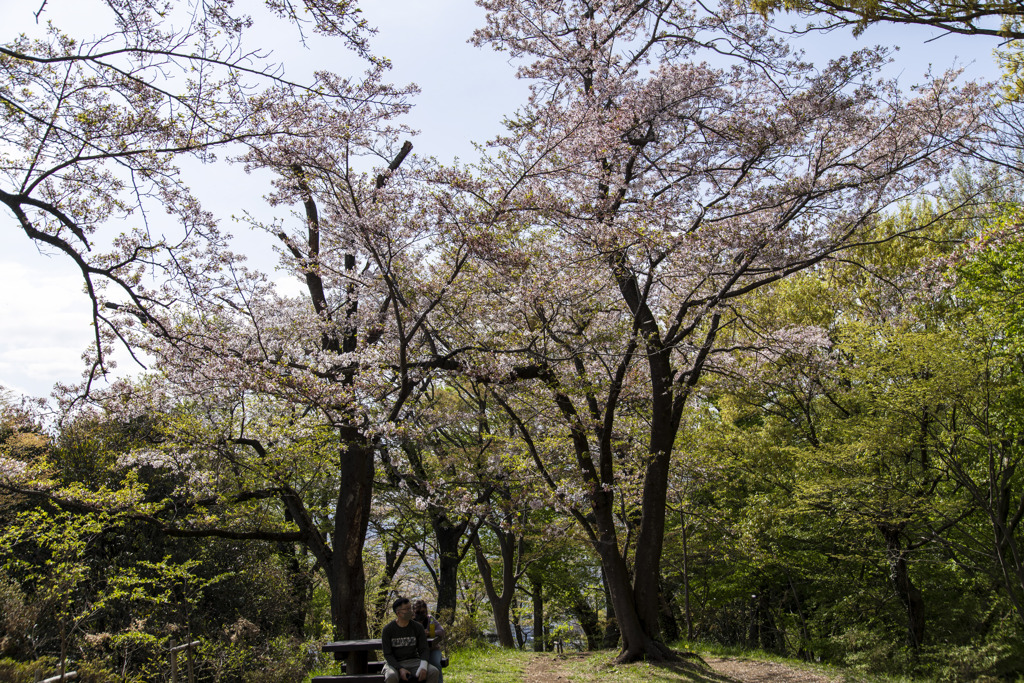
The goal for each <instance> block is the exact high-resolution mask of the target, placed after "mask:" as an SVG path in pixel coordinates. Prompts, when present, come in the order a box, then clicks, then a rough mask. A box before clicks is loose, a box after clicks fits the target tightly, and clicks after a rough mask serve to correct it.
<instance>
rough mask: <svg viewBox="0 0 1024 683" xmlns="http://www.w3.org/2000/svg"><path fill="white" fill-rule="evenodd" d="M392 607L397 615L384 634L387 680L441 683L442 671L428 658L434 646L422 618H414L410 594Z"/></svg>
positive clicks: (383, 643)
mask: <svg viewBox="0 0 1024 683" xmlns="http://www.w3.org/2000/svg"><path fill="white" fill-rule="evenodd" d="M391 609H393V610H394V611H395V619H394V621H392V622H391V623H389V624H388V625H387V626H385V627H384V631H383V632H382V633H381V636H380V639H381V650H382V651H383V652H384V682H385V683H398V682H399V681H402V683H406V682H408V683H411V682H412V681H415V680H419V681H427V683H437V681H438V676H439V675H440V673H441V672H440V670H439V669H437V668H436V667H434V666H432V665H431V664H430V663H429V662H428V661H427V656H428V652H429V650H430V648H429V647H428V645H427V632H426V631H425V630H424V628H423V626H422V625H421V624H420V623H419V622H418V621H413V619H412V615H413V612H412V604H410V602H409V598H398V599H397V600H395V603H394V604H393V605H392V606H391ZM414 672H415V673H414Z"/></svg>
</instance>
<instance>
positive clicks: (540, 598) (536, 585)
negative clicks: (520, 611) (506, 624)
mask: <svg viewBox="0 0 1024 683" xmlns="http://www.w3.org/2000/svg"><path fill="white" fill-rule="evenodd" d="M530 583H531V584H532V588H533V651H534V652H544V582H543V581H541V579H540V577H539V576H531V577H530Z"/></svg>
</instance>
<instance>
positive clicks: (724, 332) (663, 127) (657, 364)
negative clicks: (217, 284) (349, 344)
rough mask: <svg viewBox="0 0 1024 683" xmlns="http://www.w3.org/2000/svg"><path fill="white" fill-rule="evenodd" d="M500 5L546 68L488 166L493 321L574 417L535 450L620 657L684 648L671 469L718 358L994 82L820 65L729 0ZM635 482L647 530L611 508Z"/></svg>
mask: <svg viewBox="0 0 1024 683" xmlns="http://www.w3.org/2000/svg"><path fill="white" fill-rule="evenodd" d="M480 4H481V5H482V6H483V7H485V8H486V9H487V10H488V19H487V25H486V26H485V27H484V28H482V29H480V30H479V31H478V32H477V33H476V37H475V40H476V41H477V43H478V44H490V45H492V46H494V47H495V48H496V49H502V50H507V51H508V52H509V53H510V55H511V56H512V57H513V58H517V59H521V60H522V61H523V62H524V63H523V66H522V67H521V68H520V71H519V73H520V75H521V76H522V77H524V78H527V79H530V80H531V83H532V85H531V88H532V94H531V96H530V100H529V102H528V103H527V104H526V105H525V106H524V107H523V108H522V109H521V110H520V111H518V112H517V113H516V115H515V116H514V117H513V118H512V119H511V120H510V122H509V130H508V134H507V135H505V136H503V137H501V138H499V139H497V140H496V141H495V142H494V143H493V149H494V154H493V156H492V157H491V159H490V160H489V161H488V162H485V163H484V165H483V170H482V171H481V172H482V173H483V174H485V175H486V177H488V178H489V179H490V181H491V183H492V184H493V185H495V186H504V187H514V188H515V190H514V198H513V200H512V202H511V205H514V207H515V208H514V210H510V211H508V212H507V214H506V215H507V216H508V219H509V220H508V223H507V225H508V226H510V230H512V231H513V232H514V234H515V235H516V237H515V240H516V242H515V243H516V244H517V246H518V248H519V253H518V258H517V259H516V260H514V263H513V262H512V261H511V260H509V259H506V260H505V261H503V262H502V263H501V265H500V266H497V267H496V268H497V269H499V270H500V271H501V272H502V273H503V275H504V276H505V282H504V283H503V284H501V285H498V286H496V287H495V294H494V296H493V297H491V298H490V299H489V301H488V302H487V305H486V308H488V309H489V310H491V311H492V315H491V317H490V318H489V320H490V321H491V322H490V324H488V325H486V326H485V329H486V330H487V332H488V334H489V335H490V336H491V338H492V339H491V342H490V346H491V347H492V348H496V347H497V346H499V345H501V344H504V346H505V349H506V350H507V351H508V353H507V354H505V355H503V356H502V357H501V360H500V362H501V363H502V364H503V367H505V368H506V369H507V375H506V376H507V377H508V378H509V380H508V381H512V380H514V379H517V380H521V381H526V380H529V381H532V382H533V383H535V384H536V385H539V386H541V387H543V388H544V390H545V391H546V392H547V395H548V397H549V399H548V400H549V401H550V402H551V403H550V405H553V407H554V408H555V410H556V415H558V416H559V417H560V419H561V420H562V428H561V429H562V443H563V444H564V446H559V447H557V448H552V447H550V445H546V446H542V445H541V444H536V443H535V444H534V446H533V447H531V448H532V451H533V453H534V455H535V459H536V462H537V466H538V468H541V470H542V471H543V472H546V474H545V476H546V477H547V478H548V481H549V484H550V486H551V488H552V489H553V490H554V491H555V492H556V493H557V494H558V495H559V496H560V497H561V499H562V500H563V504H564V505H566V506H567V507H568V508H570V509H571V510H573V514H574V515H575V516H576V518H577V519H578V520H579V521H580V523H581V524H583V525H584V526H585V527H586V528H587V529H588V535H589V537H590V539H591V542H592V543H593V545H594V547H595V550H596V551H597V552H598V554H599V555H600V557H601V560H602V564H603V567H604V571H605V575H606V577H607V580H608V584H609V589H610V592H611V597H612V602H613V605H614V610H615V615H616V618H617V620H618V626H619V628H620V630H621V633H622V638H623V651H622V654H621V658H622V659H635V658H638V657H642V656H648V657H653V658H660V657H664V656H668V655H669V652H668V651H667V649H666V648H665V647H664V646H663V645H661V644H660V643H659V627H658V606H659V595H658V586H659V584H660V581H659V579H660V558H661V549H662V544H663V539H664V528H665V511H666V498H667V482H668V479H669V476H668V475H669V469H670V464H671V462H672V453H673V447H674V443H675V440H676V436H677V433H678V430H679V425H680V421H681V419H682V417H683V415H684V412H685V410H686V407H687V405H688V403H689V402H691V401H692V399H693V397H694V392H695V391H696V390H697V388H698V380H699V378H700V376H701V374H702V372H704V371H705V369H706V368H707V367H708V366H709V364H712V363H715V362H717V359H719V358H721V357H724V356H725V355H726V352H727V351H728V350H729V348H730V346H731V344H732V343H733V335H732V334H731V330H733V329H738V328H739V327H740V326H742V325H744V317H743V315H742V302H743V300H744V297H745V296H747V295H748V294H750V293H751V292H753V291H755V290H757V289H758V288H759V287H762V286H764V285H766V284H768V283H771V282H775V281H777V280H779V279H780V278H784V277H786V276H787V275H789V274H791V273H794V272H797V271H800V270H802V269H806V268H810V267H813V266H814V265H815V264H817V263H820V262H821V261H822V260H824V259H828V258H830V257H832V256H833V255H835V254H836V253H837V252H839V251H840V250H842V249H843V248H844V247H846V246H848V245H850V244H855V243H857V241H858V240H859V239H861V235H862V234H863V233H864V231H865V229H866V228H867V227H868V226H870V225H871V224H872V223H873V222H874V221H875V220H876V219H877V218H878V217H879V216H881V215H883V214H884V212H885V211H886V210H887V209H888V208H889V207H892V206H893V205H894V204H895V203H896V202H899V201H900V200H903V199H905V198H907V197H910V196H913V195H914V194H915V193H918V192H921V191H922V190H924V189H925V188H926V187H928V184H929V183H930V182H932V181H933V180H934V179H936V178H937V177H938V176H939V175H941V173H942V171H943V169H944V168H948V166H949V165H950V164H951V159H952V157H953V155H955V154H956V153H957V150H958V145H960V144H961V143H962V142H964V140H965V139H966V136H967V135H968V134H969V133H970V132H971V131H972V129H973V127H975V126H976V125H977V121H978V118H979V112H980V106H981V105H980V104H978V103H977V100H978V98H979V94H980V92H979V89H978V88H976V87H973V86H971V85H966V86H957V85H956V84H955V83H954V80H953V76H951V75H945V76H942V77H940V78H938V79H936V80H934V81H932V82H929V83H926V84H923V85H921V86H919V87H917V88H916V89H915V91H914V92H912V93H910V94H906V93H904V92H903V91H901V90H900V88H899V87H898V86H897V84H895V83H890V82H885V81H882V80H880V79H879V78H878V76H877V69H878V67H879V66H880V65H881V64H882V63H883V61H884V54H882V53H880V52H878V51H872V50H868V51H861V52H858V53H855V54H853V55H850V56H848V57H844V58H841V59H837V60H835V61H833V62H830V63H829V64H827V65H825V66H824V67H822V68H820V69H818V68H813V67H812V66H811V65H809V64H807V63H805V62H804V61H803V60H802V59H801V58H800V56H799V55H795V54H792V53H790V52H789V50H788V49H787V47H786V46H785V44H783V43H782V42H780V41H779V40H777V39H776V38H774V37H773V35H772V33H771V30H770V28H769V27H768V26H767V25H765V24H764V23H763V22H762V21H760V20H759V19H758V18H757V17H755V16H751V15H749V14H746V13H744V12H743V11H742V10H741V9H739V8H737V7H736V6H735V5H733V4H730V3H723V4H722V5H720V6H718V7H716V8H714V10H710V9H705V8H704V7H703V6H700V5H696V4H693V5H691V4H689V3H683V2H673V1H670V0H659V1H650V0H636V1H634V0H622V1H619V2H611V1H609V2H600V1H598V2H594V1H584V0H579V1H574V2H551V1H549V0H481V2H480ZM482 199H483V200H484V201H487V200H489V196H487V195H483V196H482ZM511 226H516V227H515V228H512V227H511ZM500 260H501V259H498V258H496V259H495V261H496V262H497V261H500ZM495 279H497V278H495ZM483 308H484V307H483V306H481V309H478V310H482V309H483ZM481 315H483V313H481ZM498 332H500V333H501V334H502V335H504V336H503V337H502V341H501V342H500V343H499V342H497V341H496V340H494V335H495V334H496V333H498ZM790 336H791V337H792V341H793V342H794V343H808V342H813V340H814V338H815V336H816V335H815V334H814V332H813V330H806V331H804V330H792V331H790ZM499 374H500V373H499ZM533 395H536V393H534V394H533ZM511 398H515V397H510V400H511ZM510 408H513V411H515V412H518V411H519V410H520V408H517V407H516V406H513V405H511V403H510ZM535 412H536V410H535ZM522 425H523V427H522V432H523V435H524V438H526V435H527V434H528V425H527V424H526V421H525V420H522ZM638 429H642V432H641V433H642V434H643V440H642V441H640V442H638V440H637V433H638V432H637V430H638ZM566 449H567V450H566ZM549 452H550V454H551V456H552V457H553V458H555V459H554V460H553V462H556V463H558V467H559V468H561V469H562V471H564V472H566V473H567V475H569V476H567V478H566V479H564V480H560V479H559V477H558V476H555V474H556V472H554V471H552V470H549V469H548V466H547V464H546V463H545V457H546V455H547V454H548V453H549ZM566 463H571V464H572V465H573V467H574V470H575V471H572V470H571V469H565V464H566ZM627 479H628V480H631V481H632V482H633V485H635V486H636V487H637V489H636V490H637V491H638V492H639V493H638V503H637V505H635V506H630V507H629V509H628V511H627V516H628V517H629V518H630V519H631V520H632V524H633V525H634V527H633V528H634V529H635V535H634V536H633V537H632V538H631V539H630V540H631V541H632V542H631V543H629V544H626V543H624V542H623V539H622V538H621V536H620V534H621V527H620V526H619V525H618V524H617V521H616V516H615V514H614V513H615V510H616V492H617V491H621V490H622V486H623V482H624V481H625V480H627Z"/></svg>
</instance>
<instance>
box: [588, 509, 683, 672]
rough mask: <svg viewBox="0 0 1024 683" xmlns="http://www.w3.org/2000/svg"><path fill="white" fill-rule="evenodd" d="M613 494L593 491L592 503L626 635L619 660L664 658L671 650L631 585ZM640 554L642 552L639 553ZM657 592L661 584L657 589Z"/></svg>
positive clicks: (608, 577)
mask: <svg viewBox="0 0 1024 683" xmlns="http://www.w3.org/2000/svg"><path fill="white" fill-rule="evenodd" d="M613 500H614V499H613V496H612V494H611V493H610V492H608V491H603V490H596V491H595V492H594V493H593V494H592V495H591V507H592V509H593V511H594V519H595V526H596V528H597V530H598V533H599V537H598V539H597V543H596V548H595V550H597V554H598V556H599V557H600V558H601V565H602V567H603V568H604V575H605V580H606V581H607V583H608V592H609V593H610V594H611V599H612V605H613V606H614V608H615V621H616V625H617V626H618V629H619V633H620V634H621V636H622V651H621V652H620V653H619V657H618V661H619V662H631V661H637V660H639V659H642V658H644V657H646V658H648V659H651V660H654V661H662V660H664V659H666V658H667V656H668V654H669V651H668V650H667V648H665V647H664V646H663V645H661V643H659V642H657V641H656V640H655V639H654V638H652V637H651V636H650V635H649V634H648V632H647V631H646V629H645V628H644V625H643V623H642V622H641V619H640V615H639V613H638V611H637V603H636V601H635V595H636V593H635V592H634V589H633V586H631V585H630V580H629V578H630V577H629V571H628V569H627V568H626V561H625V558H623V556H622V553H620V552H619V546H618V541H617V539H616V531H615V520H614V515H613V513H612V504H613ZM638 554H639V553H638ZM654 592H655V595H657V585H655V589H654ZM656 626H657V608H656V609H655V627H656Z"/></svg>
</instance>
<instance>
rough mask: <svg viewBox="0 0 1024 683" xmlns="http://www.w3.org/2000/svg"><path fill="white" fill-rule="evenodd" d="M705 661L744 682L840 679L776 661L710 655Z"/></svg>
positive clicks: (803, 682)
mask: <svg viewBox="0 0 1024 683" xmlns="http://www.w3.org/2000/svg"><path fill="white" fill-rule="evenodd" d="M704 661H705V662H707V663H708V664H710V665H711V668H713V669H714V670H715V671H717V672H718V673H720V674H725V675H726V676H728V677H729V679H730V680H734V681H742V683H835V682H836V681H839V680H840V679H838V678H831V677H829V676H823V675H821V674H816V673H813V672H810V671H804V670H803V669H794V668H793V667H790V666H786V665H785V664H776V663H775V662H759V661H757V660H753V659H742V658H732V657H708V658H705V660H704Z"/></svg>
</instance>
